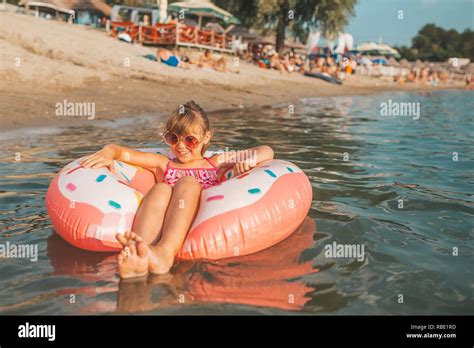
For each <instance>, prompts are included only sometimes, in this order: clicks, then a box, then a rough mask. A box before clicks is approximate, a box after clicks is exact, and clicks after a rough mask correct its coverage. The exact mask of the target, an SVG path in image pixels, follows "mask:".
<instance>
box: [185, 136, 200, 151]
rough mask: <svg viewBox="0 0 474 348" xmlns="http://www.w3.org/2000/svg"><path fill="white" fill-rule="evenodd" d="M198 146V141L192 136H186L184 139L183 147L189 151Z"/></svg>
mask: <svg viewBox="0 0 474 348" xmlns="http://www.w3.org/2000/svg"><path fill="white" fill-rule="evenodd" d="M198 144H199V140H197V139H196V138H195V137H193V136H192V135H188V136H187V137H185V138H184V145H186V146H187V147H189V148H191V149H195V148H196V147H197V146H198Z"/></svg>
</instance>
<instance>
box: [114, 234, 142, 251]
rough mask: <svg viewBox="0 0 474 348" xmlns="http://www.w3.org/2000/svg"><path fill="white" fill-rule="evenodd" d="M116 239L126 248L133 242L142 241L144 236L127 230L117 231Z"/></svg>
mask: <svg viewBox="0 0 474 348" xmlns="http://www.w3.org/2000/svg"><path fill="white" fill-rule="evenodd" d="M115 239H117V240H118V242H119V243H120V244H122V246H123V247H124V248H125V247H127V246H129V245H130V244H132V243H133V242H141V241H142V237H140V236H138V235H137V234H136V233H135V232H125V233H124V234H121V233H117V234H116V235H115Z"/></svg>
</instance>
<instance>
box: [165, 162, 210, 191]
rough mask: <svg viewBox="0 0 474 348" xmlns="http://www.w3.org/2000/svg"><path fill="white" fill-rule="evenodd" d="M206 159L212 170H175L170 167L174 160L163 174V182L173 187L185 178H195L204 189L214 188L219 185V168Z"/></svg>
mask: <svg viewBox="0 0 474 348" xmlns="http://www.w3.org/2000/svg"><path fill="white" fill-rule="evenodd" d="M204 159H205V160H206V161H208V162H209V164H210V165H211V166H212V168H175V167H171V166H170V164H171V163H172V162H174V159H172V160H170V161H169V162H168V164H167V165H166V169H165V172H164V173H163V180H162V182H164V183H167V184H168V185H170V186H171V187H173V186H174V185H175V184H176V182H177V181H178V180H179V179H180V178H182V177H183V176H193V177H195V178H196V179H197V180H198V181H199V183H200V184H201V187H202V188H203V189H207V188H208V187H211V186H214V185H215V184H217V167H216V166H215V165H214V164H212V162H211V161H210V160H209V158H207V157H204Z"/></svg>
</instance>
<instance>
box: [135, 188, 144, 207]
mask: <svg viewBox="0 0 474 348" xmlns="http://www.w3.org/2000/svg"><path fill="white" fill-rule="evenodd" d="M134 193H135V197H137V201H138V205H140V203H141V202H142V198H143V196H142V194H141V193H140V192H138V191H134Z"/></svg>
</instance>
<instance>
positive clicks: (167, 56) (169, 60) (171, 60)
mask: <svg viewBox="0 0 474 348" xmlns="http://www.w3.org/2000/svg"><path fill="white" fill-rule="evenodd" d="M156 57H157V59H159V60H160V62H162V63H163V64H166V65H168V66H172V67H175V68H183V69H189V68H190V65H189V63H186V62H183V61H182V60H181V59H179V57H178V56H177V55H175V54H174V53H173V52H171V51H170V50H167V49H164V48H159V49H158V51H157V53H156Z"/></svg>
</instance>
